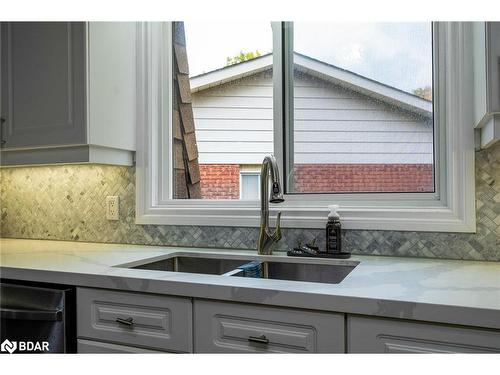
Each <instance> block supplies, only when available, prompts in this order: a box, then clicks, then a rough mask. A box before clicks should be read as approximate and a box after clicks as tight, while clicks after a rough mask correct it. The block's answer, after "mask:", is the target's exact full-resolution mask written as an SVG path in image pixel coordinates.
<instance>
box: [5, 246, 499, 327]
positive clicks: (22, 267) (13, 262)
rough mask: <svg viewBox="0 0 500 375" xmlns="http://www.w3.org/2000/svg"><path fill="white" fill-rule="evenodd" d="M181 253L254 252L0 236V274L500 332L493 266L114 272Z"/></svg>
mask: <svg viewBox="0 0 500 375" xmlns="http://www.w3.org/2000/svg"><path fill="white" fill-rule="evenodd" d="M184 252H189V253H193V252H194V253H200V254H203V253H219V254H242V255H255V252H254V251H241V250H217V249H199V248H196V249H195V248H174V247H164V246H162V247H160V246H136V245H115V244H100V243H84V242H67V241H45V240H20V239H19V240H18V239H1V240H0V266H1V269H0V277H2V278H3V279H14V280H27V281H38V282H49V283H60V284H67V285H75V286H87V287H96V288H107V289H119V290H124V291H133V292H144V293H158V294H169V295H178V296H188V297H195V298H209V299H219V300H225V301H235V302H247V303H256V304H267V305H275V306H288V307H296V308H305V309H315V310H326V311H337V312H344V313H351V314H363V315H372V316H381V317H390V318H402V319H412V320H422V321H428V322H441V323H450V324H461V325H470V326H477V327H485V328H495V329H500V262H474V261H456V260H436V259H416V258H396V257H378V256H353V257H352V258H351V259H350V260H353V261H358V262H360V263H359V264H358V265H357V267H356V268H354V270H353V271H352V272H351V273H350V274H349V275H348V276H347V277H346V278H345V279H344V280H343V281H342V282H341V283H340V284H324V283H309V282H296V281H283V280H268V279H253V278H243V277H227V276H218V275H203V274H194V273H181V272H167V271H150V270H143V269H129V268H121V267H116V266H117V265H122V264H126V263H132V262H139V261H141V260H144V259H148V258H158V257H159V258H161V257H164V256H168V255H169V254H172V253H184ZM295 259H296V258H295ZM326 262H328V260H327V261H326ZM337 262H338V261H337Z"/></svg>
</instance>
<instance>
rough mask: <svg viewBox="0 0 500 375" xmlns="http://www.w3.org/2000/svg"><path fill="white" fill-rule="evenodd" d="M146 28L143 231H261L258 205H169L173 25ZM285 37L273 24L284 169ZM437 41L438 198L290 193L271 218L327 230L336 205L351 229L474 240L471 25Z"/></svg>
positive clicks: (450, 26) (439, 27) (141, 109)
mask: <svg viewBox="0 0 500 375" xmlns="http://www.w3.org/2000/svg"><path fill="white" fill-rule="evenodd" d="M138 28H139V30H138V35H139V37H138V41H137V45H138V66H139V69H138V77H137V97H138V98H140V100H138V108H137V153H136V223H137V224H166V225H174V224H175V225H210V226H250V227H256V226H258V225H259V220H260V204H259V201H257V200H254V201H250V200H246V201H243V200H202V199H192V200H187V199H186V200H183V199H170V191H171V189H172V182H171V179H170V178H169V176H170V171H171V170H172V158H171V157H169V155H170V145H169V144H168V142H164V143H162V142H160V140H162V139H170V140H171V138H172V137H171V129H172V127H171V111H170V108H171V100H172V99H171V96H170V94H169V93H170V90H171V80H170V79H168V78H169V77H170V76H171V71H172V48H171V44H172V42H171V24H170V23H168V22H163V23H162V22H151V23H141V24H139V26H138ZM286 33H287V27H286V24H284V23H281V22H277V23H273V39H274V48H273V49H274V51H273V52H274V66H273V69H274V74H273V75H274V108H275V109H274V122H275V155H276V157H277V159H278V161H279V162H280V165H282V161H283V155H282V154H281V150H282V149H283V148H282V146H283V145H282V140H283V126H282V124H283V123H284V122H283V120H287V119H286V118H284V117H286V116H287V115H286V113H288V114H290V113H291V111H290V109H289V106H285V108H284V110H282V108H283V97H282V94H281V93H282V91H283V90H282V89H281V88H282V87H283V83H284V82H283V74H282V73H283V70H284V69H286V66H287V65H286V62H287V58H288V61H290V60H289V59H290V56H288V57H287V56H283V57H284V59H282V55H283V54H284V51H283V50H282V40H283V38H284V40H285V41H286V40H287V38H286ZM433 41H434V77H435V78H434V103H435V111H434V118H435V131H434V134H435V139H434V144H435V147H436V152H435V160H434V162H435V166H436V172H437V173H436V177H435V178H436V193H370V194H304V195H300V194H292V195H285V202H284V203H282V204H279V205H271V215H275V213H276V212H277V211H278V210H279V211H282V213H283V216H282V226H283V227H292V228H323V227H324V225H325V220H326V216H327V212H328V210H327V206H328V205H329V204H333V203H335V204H339V205H340V210H339V212H340V214H341V217H342V221H343V227H344V228H346V229H370V230H404V231H431V232H435V231H436V232H475V230H476V223H475V184H474V181H475V178H474V175H475V174H474V131H473V125H472V123H473V121H472V112H473V111H472V93H471V88H472V78H473V77H472V75H473V71H472V57H471V56H472V53H471V49H472V46H471V26H470V24H469V23H466V22H464V23H462V22H438V23H435V25H434V35H433ZM281 61H284V62H285V64H282V63H281ZM286 84H288V82H286ZM285 89H286V86H285ZM167 137H168V138H167ZM280 140H281V141H280ZM281 177H282V178H283V173H282V176H281Z"/></svg>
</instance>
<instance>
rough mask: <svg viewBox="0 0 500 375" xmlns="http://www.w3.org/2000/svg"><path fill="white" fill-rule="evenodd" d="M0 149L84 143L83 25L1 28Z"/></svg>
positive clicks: (32, 24)
mask: <svg viewBox="0 0 500 375" xmlns="http://www.w3.org/2000/svg"><path fill="white" fill-rule="evenodd" d="M1 38H2V43H1V45H2V53H1V56H2V61H1V66H2V71H1V72H2V78H1V112H2V118H3V119H5V121H4V124H3V129H2V137H3V140H5V143H4V145H3V148H5V149H10V148H22V147H43V146H51V145H68V144H82V143H85V142H86V115H85V112H86V105H85V86H86V85H85V80H86V77H85V69H86V67H85V65H86V64H85V55H86V51H85V45H86V43H85V40H86V37H85V24H84V23H83V22H4V23H2V25H1Z"/></svg>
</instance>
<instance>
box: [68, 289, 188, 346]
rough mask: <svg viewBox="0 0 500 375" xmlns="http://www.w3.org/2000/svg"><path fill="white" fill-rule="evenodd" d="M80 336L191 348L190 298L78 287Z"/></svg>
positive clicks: (122, 342) (143, 344)
mask: <svg viewBox="0 0 500 375" xmlns="http://www.w3.org/2000/svg"><path fill="white" fill-rule="evenodd" d="M77 309H78V316H77V335H78V337H79V338H93V339H98V340H103V341H111V342H115V343H118V344H125V345H133V346H140V347H147V348H153V349H158V350H169V351H178V352H191V351H192V312H191V310H192V304H191V300H190V299H188V298H179V297H166V296H160V295H152V294H138V293H127V292H115V291H109V290H101V289H87V288H77Z"/></svg>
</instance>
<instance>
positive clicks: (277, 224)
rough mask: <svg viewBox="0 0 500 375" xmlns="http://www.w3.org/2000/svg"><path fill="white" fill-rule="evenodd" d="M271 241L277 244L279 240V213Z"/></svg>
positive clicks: (279, 212)
mask: <svg viewBox="0 0 500 375" xmlns="http://www.w3.org/2000/svg"><path fill="white" fill-rule="evenodd" d="M272 237H273V240H274V241H276V242H278V241H279V240H280V239H281V211H278V214H277V215H276V228H275V229H274V232H273V234H272Z"/></svg>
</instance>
